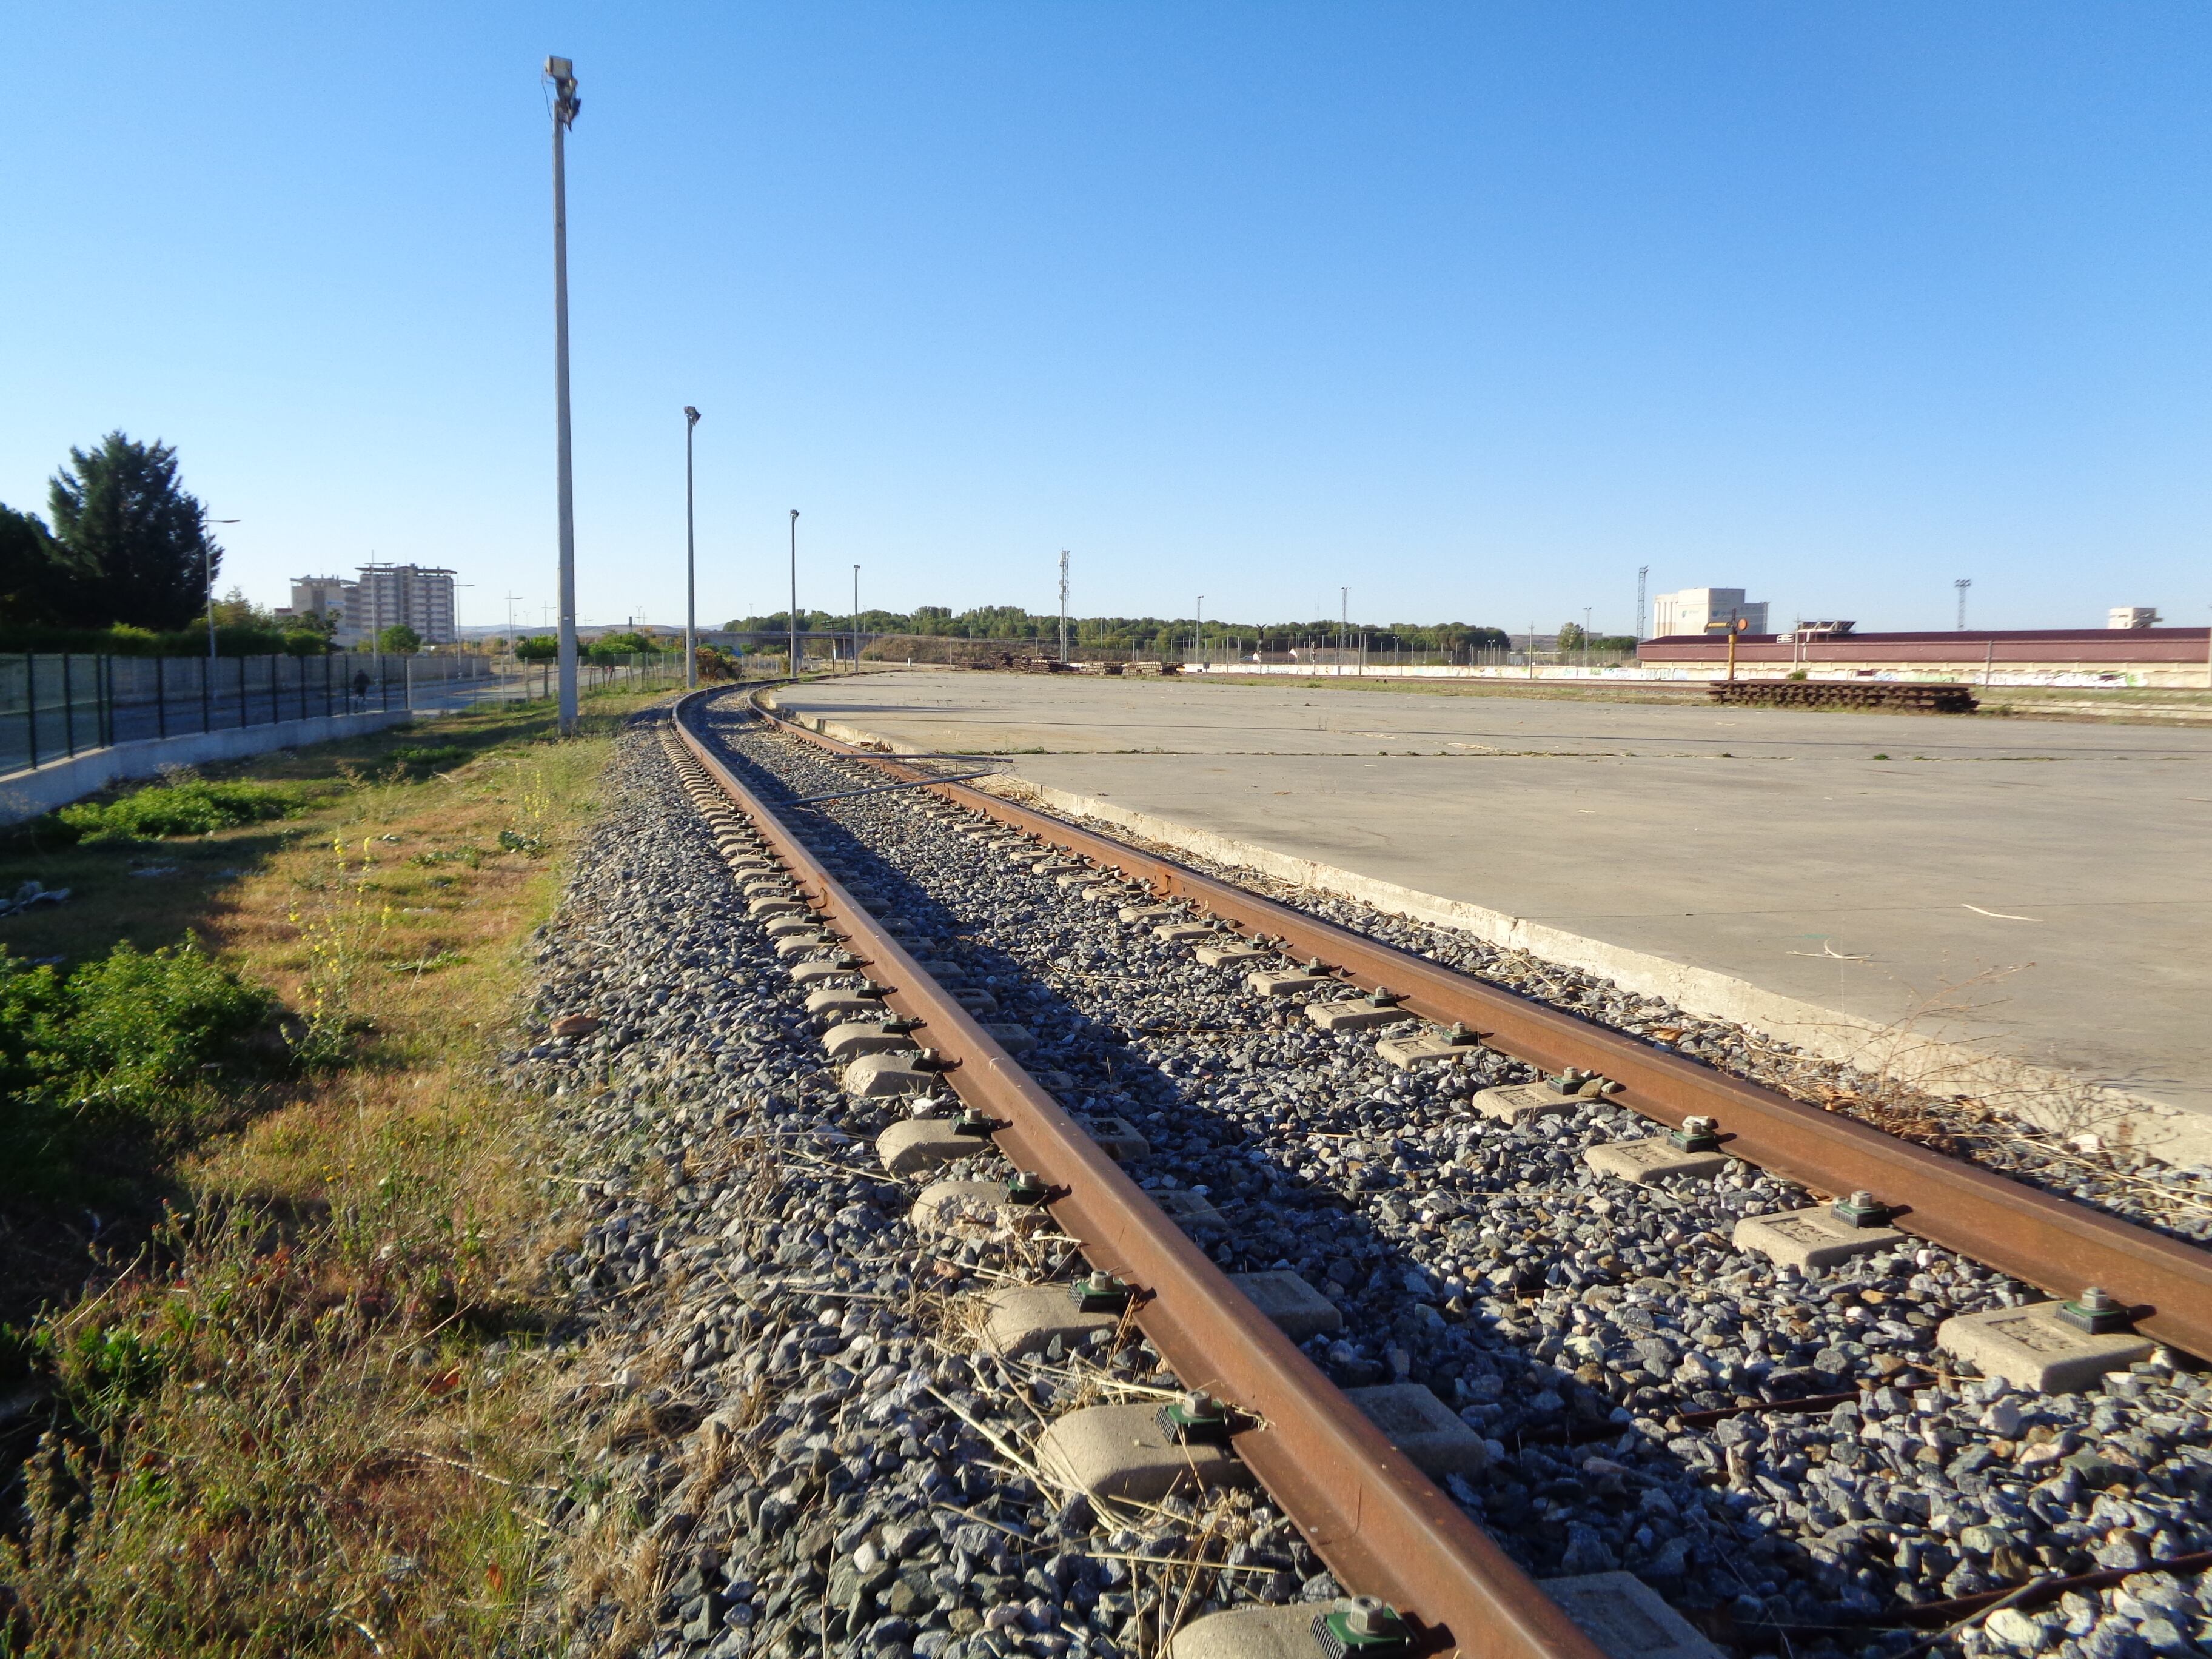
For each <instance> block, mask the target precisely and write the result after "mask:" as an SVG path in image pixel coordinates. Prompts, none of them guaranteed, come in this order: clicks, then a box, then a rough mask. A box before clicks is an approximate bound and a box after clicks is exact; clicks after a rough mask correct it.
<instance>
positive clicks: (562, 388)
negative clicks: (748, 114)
mask: <svg viewBox="0 0 2212 1659" xmlns="http://www.w3.org/2000/svg"><path fill="white" fill-rule="evenodd" d="M545 77H546V79H548V80H549V81H550V82H552V83H553V403H554V427H555V432H556V439H555V442H556V448H557V449H558V451H559V462H558V468H557V471H558V484H557V488H558V490H559V493H560V524H561V646H560V656H561V732H562V736H563V737H573V736H574V735H575V732H576V488H575V485H576V480H575V472H574V467H573V466H572V465H571V463H570V459H569V449H568V152H567V150H566V149H565V148H564V145H563V140H564V138H565V137H566V135H567V133H568V129H569V128H570V127H572V126H574V125H575V121H576V116H577V113H578V112H580V110H582V108H583V107H584V100H582V99H580V98H579V97H578V96H577V95H576V66H575V64H573V63H571V62H570V61H569V60H568V58H547V59H546V60H545Z"/></svg>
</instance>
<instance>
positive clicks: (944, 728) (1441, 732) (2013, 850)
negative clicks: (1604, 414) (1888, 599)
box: [784, 671, 2212, 1145]
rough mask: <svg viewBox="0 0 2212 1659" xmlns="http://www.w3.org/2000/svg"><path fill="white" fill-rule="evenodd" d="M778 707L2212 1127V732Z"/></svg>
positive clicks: (1696, 1003) (1308, 705)
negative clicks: (2199, 1116) (992, 764)
mask: <svg viewBox="0 0 2212 1659" xmlns="http://www.w3.org/2000/svg"><path fill="white" fill-rule="evenodd" d="M784 701H785V702H786V703H787V706H788V707H790V708H793V709H794V710H795V711H799V712H802V713H805V714H811V715H814V716H817V717H821V718H824V719H826V720H830V721H833V722H838V723H842V724H843V725H847V726H852V727H854V728H857V729H860V730H862V731H865V732H869V733H871V734H874V735H877V736H879V737H882V738H885V739H887V740H889V741H890V742H891V743H893V744H895V745H896V746H900V747H907V748H914V749H923V750H961V751H964V752H987V753H1002V754H1007V755H1010V756H1011V757H1012V769H1013V770H1014V771H1015V772H1016V773H1017V774H1018V775H1019V776H1020V777H1021V778H1023V779H1024V780H1027V781H1030V783H1033V784H1035V785H1036V786H1039V787H1041V788H1042V789H1043V790H1044V791H1045V792H1046V793H1047V798H1048V799H1049V800H1052V801H1053V802H1054V804H1056V805H1060V806H1062V807H1064V808H1065V807H1070V806H1080V805H1085V804H1086V803H1089V804H1091V805H1092V806H1093V807H1094V809H1095V810H1097V811H1099V812H1100V813H1101V814H1102V815H1103V816H1108V817H1119V818H1121V819H1122V820H1123V821H1126V822H1129V823H1132V824H1133V827H1138V828H1140V829H1146V830H1147V831H1148V832H1151V833H1158V832H1159V830H1160V829H1163V828H1166V829H1181V830H1182V831H1187V832H1188V833H1186V834H1184V835H1182V837H1181V844H1184V845H1187V846H1191V847H1193V848H1196V849H1198V850H1206V851H1209V852H1212V853H1213V854H1216V855H1218V856H1229V857H1231V858H1238V859H1242V860H1243V861H1246V862H1251V863H1255V864H1257V865H1259V866H1262V867H1266V866H1267V865H1268V863H1269V862H1270V860H1271V859H1272V860H1273V863H1274V864H1275V865H1276V866H1279V867H1277V869H1276V873H1303V874H1306V875H1308V876H1309V877H1310V878H1315V879H1318V880H1320V881H1321V883H1322V884H1323V885H1329V886H1334V887H1336V888H1337V889H1339V890H1346V891H1356V890H1359V889H1360V887H1361V885H1362V884H1364V885H1365V886H1366V887H1368V888H1370V889H1372V891H1370V892H1369V893H1367V894H1366V896H1372V897H1376V898H1377V899H1378V901H1379V902H1385V903H1386V904H1392V905H1393V908H1404V909H1408V910H1411V911H1414V912H1417V913H1418V912H1420V911H1422V910H1423V909H1424V908H1426V910H1427V911H1428V912H1429V913H1431V915H1432V919H1436V920H1455V921H1460V922H1461V923H1462V925H1467V926H1471V927H1475V928H1476V929H1477V931H1480V932H1483V933H1486V934H1487V935H1488V936H1491V937H1493V938H1499V939H1508V940H1510V941H1511V942H1517V943H1523V944H1527V945H1529V946H1530V947H1531V948H1534V949H1536V950H1537V951H1539V953H1540V954H1543V955H1547V956H1553V957H1559V958H1560V959H1564V960H1571V961H1574V962H1575V963H1577V965H1579V966H1584V967H1594V968H1596V969H1599V970H1600V971H1604V972H1607V973H1610V974H1611V975H1613V977H1615V978H1616V979H1619V980H1620V981H1622V982H1623V983H1625V984H1628V985H1630V986H1631V987H1632V988H1639V989H1644V990H1647V991H1650V992H1652V993H1654V994H1669V995H1672V996H1674V998H1675V1000H1678V1001H1680V1002H1682V1003H1684V1004H1685V1006H1692V1007H1693V1008H1695V1009H1696V1011H1698V1012H1707V1013H1714V1014H1721V1015H1724V1016H1729V1017H1734V1018H1743V1019H1746V1020H1747V1021H1748V1022H1749V1023H1752V1024H1758V1025H1761V1026H1763V1027H1765V1029H1768V1030H1773V1031H1775V1032H1776V1034H1777V1035H1779V1036H1787V1037H1789V1038H1790V1040H1793V1041H1800V1042H1805V1043H1806V1044H1807V1046H1808V1047H1812V1048H1816V1049H1819V1050H1820V1051H1821V1052H1828V1053H1838V1054H1841V1053H1850V1054H1854V1055H1856V1056H1857V1057H1858V1058H1861V1059H1869V1058H1874V1057H1876V1055H1875V1051H1876V1050H1877V1049H1881V1038H1880V1037H1879V1036H1877V1035H1876V1034H1878V1033H1881V1032H1884V1031H1892V1032H1894V1031H1900V1030H1910V1031H1911V1033H1913V1034H1915V1036H1914V1038H1913V1040H1912V1041H1911V1042H1909V1043H1905V1044H1899V1043H1896V1042H1891V1043H1890V1045H1889V1048H1888V1049H1887V1050H1884V1051H1883V1052H1887V1053H1890V1054H1892V1055H1893V1057H1894V1056H1895V1055H1898V1054H1902V1053H1903V1052H1904V1051H1905V1048H1912V1049H1913V1050H1915V1051H1916V1052H1917V1051H1919V1050H1920V1049H1921V1048H1922V1046H1923V1040H1925V1042H1928V1043H1933V1044H1935V1045H1936V1047H1934V1048H1929V1049H1928V1050H1927V1052H1928V1053H1931V1054H1936V1053H1940V1054H1944V1055H1948V1057H1949V1059H1948V1061H1947V1062H1946V1063H1947V1064H1951V1065H1953V1066H1954V1067H1957V1066H1966V1062H1967V1061H1968V1060H1970V1059H1972V1057H1973V1056H1989V1057H1994V1062H1995V1063H1993V1064H1992V1065H1990V1066H1984V1068H1983V1070H1982V1072H1981V1073H1980V1076H1979V1079H1978V1080H1979V1082H1980V1084H1981V1085H1983V1086H1990V1084H1991V1080H1992V1079H1997V1078H1999V1076H2000V1073H2003V1072H2005V1070H2006V1068H2007V1067H2008V1066H2014V1065H2015V1063H2024V1064H2025V1065H2027V1066H2035V1067H2041V1068H2051V1070H2055V1071H2056V1072H2058V1073H2063V1074H2068V1075H2072V1076H2080V1077H2084V1078H2087V1079H2093V1080H2094V1081H2095V1082H2097V1083H2099V1084H2101V1085H2106V1086H2108V1087H2111V1088H2114V1089H2118V1090H2122V1091H2125V1092H2126V1093H2127V1094H2128V1095H2130V1096H2132V1097H2137V1098H2139V1099H2142V1100H2146V1101H2149V1102H2153V1103H2160V1104H2161V1105H2165V1106H2168V1107H2172V1108H2178V1109H2186V1110H2188V1111H2191V1112H2193V1113H2204V1114H2208V1115H2212V943H2208V938H2207V935H2208V932H2212V732H2198V731H2192V730H2183V729H2172V728H2163V727H2150V726H2091V725H2068V724H2060V723H2056V722H2042V721H2030V720H1975V719H1960V718H1948V717H1931V716H1899V715H1875V714H1802V713H1783V712H1774V711H1764V710H1754V709H1737V708H1731V709H1720V708H1708V707H1699V706H1691V707H1682V706H1669V705H1663V704H1660V705H1650V704H1644V705H1626V706H1613V705H1608V704H1606V703H1601V702H1562V701H1547V700H1543V701H1540V700H1535V699H1522V698H1512V697H1504V696H1483V697H1452V696H1423V695H1418V694H1407V693H1394V692H1383V691H1370V690H1346V691H1336V690H1309V689H1306V688H1304V687H1299V686H1273V685H1268V686H1238V685H1222V684H1190V683H1182V682H1178V681H1175V680H1167V681H1149V680H1133V681H1115V680H1103V679H1091V678H1081V679H1077V678H1059V677H1044V676H1015V675H999V674H980V673H972V672H930V671H895V672H889V673H882V674H871V675H865V676H861V677H859V678H856V679H854V680H853V681H851V682H849V683H821V682H817V683H815V684H810V685H807V686H805V687H803V688H800V689H799V690H797V691H795V692H790V693H787V694H785V697H784ZM1207 837H1215V838H1219V839H1218V844H1202V843H1204V842H1206V838H1207ZM1329 872H1343V874H1344V875H1345V876H1346V878H1350V879H1345V880H1340V879H1338V878H1337V877H1336V876H1335V875H1334V874H1331V873H1329ZM1422 899H1431V900H1434V901H1436V902H1435V903H1432V904H1429V905H1427V906H1426V907H1424V906H1423V905H1422V904H1421V903H1419V902H1416V901H1419V900H1422ZM1394 901H1395V902H1394ZM1870 1044H1871V1045H1872V1046H1871V1047H1870V1046H1869V1045H1870ZM1918 1063H1920V1064H1922V1065H1923V1068H1924V1067H1925V1066H1926V1065H1927V1062H1926V1061H1924V1060H1923V1061H1921V1062H1918ZM1894 1068H1895V1067H1893V1069H1894ZM1936 1069H1938V1070H1941V1067H1937V1068H1936ZM1959 1075H1960V1078H1961V1079H1963V1077H1964V1073H1963V1072H1960V1073H1959ZM2208 1121H2212V1118H2208ZM2208 1145H2212V1140H2208Z"/></svg>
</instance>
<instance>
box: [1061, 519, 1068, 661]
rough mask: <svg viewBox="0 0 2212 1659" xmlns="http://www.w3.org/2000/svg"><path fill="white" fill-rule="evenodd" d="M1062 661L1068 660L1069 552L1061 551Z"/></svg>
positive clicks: (1062, 549)
mask: <svg viewBox="0 0 2212 1659" xmlns="http://www.w3.org/2000/svg"><path fill="white" fill-rule="evenodd" d="M1060 660H1061V661H1062V662H1066V660H1067V550H1066V548H1064V547H1063V548H1061V549H1060Z"/></svg>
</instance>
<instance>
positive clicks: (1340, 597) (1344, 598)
mask: <svg viewBox="0 0 2212 1659" xmlns="http://www.w3.org/2000/svg"><path fill="white" fill-rule="evenodd" d="M1336 597H1337V602H1338V603H1339V604H1340V605H1342V606H1343V610H1342V611H1341V612H1340V616H1339V619H1338V622H1337V624H1336V671H1337V672H1338V673H1339V674H1341V673H1343V672H1344V647H1345V643H1346V641H1348V640H1350V639H1351V637H1352V590H1351V589H1350V588H1348V587H1340V588H1338V589H1337V590H1336Z"/></svg>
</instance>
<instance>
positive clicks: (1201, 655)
mask: <svg viewBox="0 0 2212 1659" xmlns="http://www.w3.org/2000/svg"><path fill="white" fill-rule="evenodd" d="M1190 648H1191V649H1192V650H1194V651H1195V652H1197V653H1198V665H1199V666H1200V668H1203V667H1205V666H1206V595H1205V594H1203V593H1201V594H1200V595H1199V596H1198V625H1197V628H1196V629H1195V630H1194V632H1193V633H1192V635H1191V638H1190Z"/></svg>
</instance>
